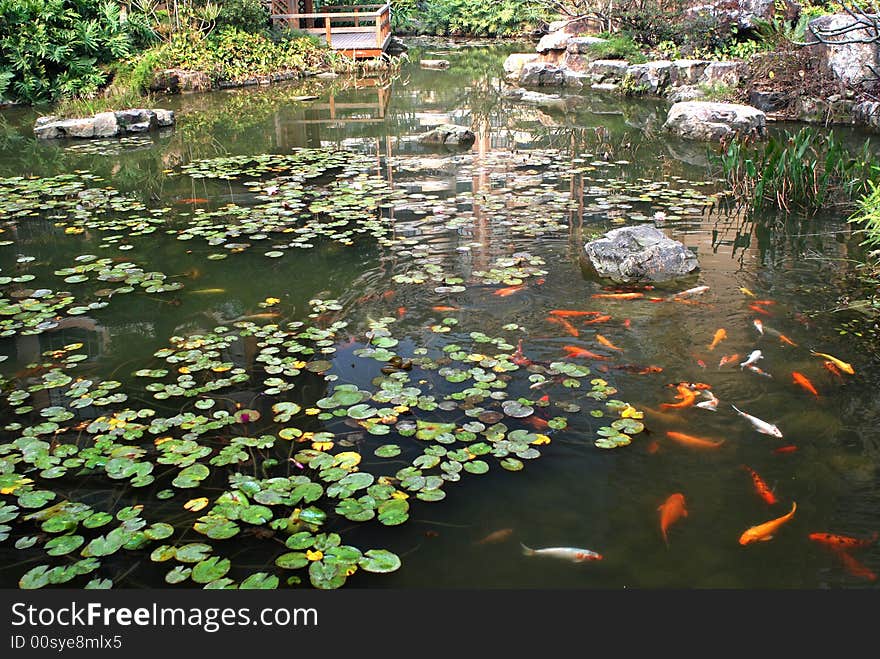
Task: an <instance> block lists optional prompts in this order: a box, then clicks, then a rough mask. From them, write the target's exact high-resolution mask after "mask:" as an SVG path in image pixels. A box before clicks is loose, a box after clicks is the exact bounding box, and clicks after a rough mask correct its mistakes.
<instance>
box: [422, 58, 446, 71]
mask: <svg viewBox="0 0 880 659" xmlns="http://www.w3.org/2000/svg"><path fill="white" fill-rule="evenodd" d="M419 65H420V66H421V67H422V68H423V69H448V68H449V60H445V59H423V60H420V61H419Z"/></svg>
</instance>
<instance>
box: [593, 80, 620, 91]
mask: <svg viewBox="0 0 880 659" xmlns="http://www.w3.org/2000/svg"><path fill="white" fill-rule="evenodd" d="M618 87H620V85H618V84H615V83H613V82H595V83H593V84H592V85H590V89H595V90H596V91H597V92H613V91H616V90H617V88H618Z"/></svg>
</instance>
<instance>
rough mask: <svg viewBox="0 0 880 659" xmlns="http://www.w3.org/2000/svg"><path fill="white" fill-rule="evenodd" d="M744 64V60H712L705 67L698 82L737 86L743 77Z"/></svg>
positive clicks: (711, 84)
mask: <svg viewBox="0 0 880 659" xmlns="http://www.w3.org/2000/svg"><path fill="white" fill-rule="evenodd" d="M743 68H744V64H743V63H742V62H712V63H711V64H709V66H707V67H706V68H705V70H704V71H703V74H702V75H701V76H700V79H699V80H698V82H699V83H700V84H705V85H709V86H710V87H713V86H716V85H727V86H728V87H736V86H737V85H738V84H739V81H740V78H741V77H742V73H743Z"/></svg>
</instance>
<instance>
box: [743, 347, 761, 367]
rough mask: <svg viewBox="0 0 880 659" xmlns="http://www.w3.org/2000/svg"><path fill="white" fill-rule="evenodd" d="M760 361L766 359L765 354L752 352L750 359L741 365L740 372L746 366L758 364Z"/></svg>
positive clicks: (758, 351)
mask: <svg viewBox="0 0 880 659" xmlns="http://www.w3.org/2000/svg"><path fill="white" fill-rule="evenodd" d="M759 359H764V354H763V353H762V352H761V351H760V350H752V352H751V354H750V355H749V357H748V359H746V360H745V361H744V362H740V363H739V368H740V370H742V369H743V368H745V367H746V366H751V365H752V364H755V363H757V361H758V360H759Z"/></svg>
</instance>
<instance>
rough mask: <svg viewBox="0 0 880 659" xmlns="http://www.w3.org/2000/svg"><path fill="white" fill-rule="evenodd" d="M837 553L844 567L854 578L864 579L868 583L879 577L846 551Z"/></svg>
mask: <svg viewBox="0 0 880 659" xmlns="http://www.w3.org/2000/svg"><path fill="white" fill-rule="evenodd" d="M836 553H837V555H838V556H839V557H840V560H841V561H843V566H844V567H845V568H846V571H847V572H849V573H850V574H851V575H853V576H854V577H862V578H863V579H867V580H868V581H876V580H877V575H876V574H875V573H874V572H872V571H871V570H870V569H868V567H867V566H865V565H862V564H861V563H859V562H858V561H857V560H856V559H855V558H854V557H853V556H850V555H849V554H847V553H846V552H845V551H839V552H836Z"/></svg>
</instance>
